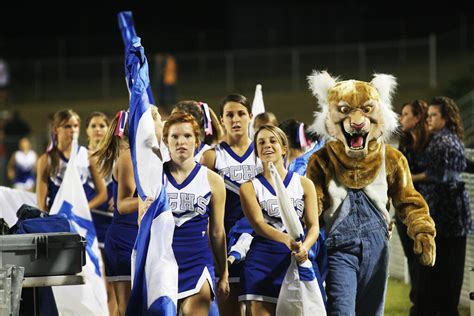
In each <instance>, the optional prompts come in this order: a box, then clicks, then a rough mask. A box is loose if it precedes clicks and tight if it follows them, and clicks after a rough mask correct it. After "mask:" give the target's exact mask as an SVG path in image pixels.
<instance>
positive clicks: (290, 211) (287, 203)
mask: <svg viewBox="0 0 474 316" xmlns="http://www.w3.org/2000/svg"><path fill="white" fill-rule="evenodd" d="M269 167H270V174H271V177H272V181H273V187H274V189H275V193H276V195H277V200H278V206H279V207H280V216H281V219H282V221H283V224H284V225H285V227H286V230H287V232H288V234H289V235H290V236H291V238H293V239H294V240H297V241H298V240H301V241H303V238H304V231H303V226H302V225H301V222H300V219H299V218H298V215H297V214H296V212H295V209H294V207H293V204H292V203H291V200H290V197H289V195H288V192H287V191H286V188H285V185H284V184H283V181H282V180H281V177H280V175H279V174H278V172H277V170H276V168H275V166H274V165H273V163H271V162H270V163H269ZM307 211H309V210H307ZM276 315H277V316H280V315H281V316H284V315H298V316H309V315H311V316H312V315H318V316H319V315H326V307H325V305H324V301H323V297H322V294H321V291H320V289H319V284H318V280H316V274H315V272H314V269H313V266H312V264H311V262H310V261H309V260H306V261H305V262H304V263H302V264H300V265H298V264H297V262H296V259H295V258H293V257H292V258H291V263H290V267H289V268H288V271H287V272H286V275H285V279H283V283H282V285H281V289H280V294H279V295H278V301H277V307H276Z"/></svg>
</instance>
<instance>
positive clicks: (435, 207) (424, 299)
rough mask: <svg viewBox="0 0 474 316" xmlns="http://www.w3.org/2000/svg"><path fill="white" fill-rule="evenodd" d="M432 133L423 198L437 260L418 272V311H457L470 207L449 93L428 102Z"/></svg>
mask: <svg viewBox="0 0 474 316" xmlns="http://www.w3.org/2000/svg"><path fill="white" fill-rule="evenodd" d="M427 122H428V129H429V130H430V132H431V133H432V137H431V139H430V141H429V143H428V145H427V147H426V151H425V155H424V156H423V161H422V167H424V171H423V172H421V173H418V174H414V175H413V182H417V181H424V182H425V183H426V184H425V185H426V188H427V191H426V192H425V195H424V198H425V200H426V202H427V203H428V206H429V208H430V215H431V217H432V218H433V220H434V221H435V225H436V238H435V242H436V263H435V265H434V266H433V267H424V266H422V267H421V269H420V273H419V291H418V296H419V299H418V301H417V302H418V303H419V306H417V315H459V313H458V305H459V296H460V293H461V287H462V283H463V276H464V262H465V259H466V241H467V235H468V234H469V232H470V230H471V208H470V205H469V199H468V196H467V192H466V189H465V187H464V182H462V181H461V172H462V171H463V170H464V169H465V168H466V158H465V156H464V144H463V142H462V140H463V138H464V128H463V126H462V122H461V116H460V113H459V108H458V106H457V105H456V103H455V102H454V101H453V100H452V99H450V98H448V97H444V96H443V97H435V98H433V99H432V100H431V101H430V105H429V107H428V119H427Z"/></svg>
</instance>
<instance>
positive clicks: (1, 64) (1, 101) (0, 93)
mask: <svg viewBox="0 0 474 316" xmlns="http://www.w3.org/2000/svg"><path fill="white" fill-rule="evenodd" d="M9 88H10V69H9V67H8V63H7V62H6V61H5V59H3V58H0V106H6V105H7V104H8V98H9V95H10V91H9Z"/></svg>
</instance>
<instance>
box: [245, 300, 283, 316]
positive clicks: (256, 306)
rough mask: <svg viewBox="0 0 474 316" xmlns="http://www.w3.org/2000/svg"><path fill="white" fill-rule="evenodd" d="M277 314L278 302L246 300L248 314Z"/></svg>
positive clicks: (267, 315)
mask: <svg viewBox="0 0 474 316" xmlns="http://www.w3.org/2000/svg"><path fill="white" fill-rule="evenodd" d="M275 314H276V304H273V303H268V302H260V301H247V302H246V315H247V316H254V315H255V316H274V315H275Z"/></svg>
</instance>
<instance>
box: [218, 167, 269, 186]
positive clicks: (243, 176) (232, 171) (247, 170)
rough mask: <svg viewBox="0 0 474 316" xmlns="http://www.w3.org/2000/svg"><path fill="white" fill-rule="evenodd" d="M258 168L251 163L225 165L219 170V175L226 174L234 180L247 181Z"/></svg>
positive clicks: (253, 175)
mask: <svg viewBox="0 0 474 316" xmlns="http://www.w3.org/2000/svg"><path fill="white" fill-rule="evenodd" d="M259 170H260V168H257V167H256V166H253V165H239V166H230V167H225V168H222V169H221V170H219V174H220V175H221V176H227V177H228V178H229V179H230V180H232V181H235V182H241V181H247V180H250V179H252V178H253V177H255V175H256V174H257V173H258V171H259Z"/></svg>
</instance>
